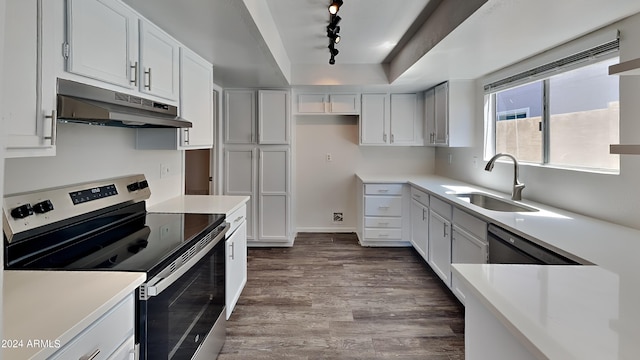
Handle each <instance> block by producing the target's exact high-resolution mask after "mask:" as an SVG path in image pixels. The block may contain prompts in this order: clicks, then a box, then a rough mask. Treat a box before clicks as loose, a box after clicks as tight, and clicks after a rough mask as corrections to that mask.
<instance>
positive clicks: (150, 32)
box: [139, 20, 179, 100]
mask: <svg viewBox="0 0 640 360" xmlns="http://www.w3.org/2000/svg"><path fill="white" fill-rule="evenodd" d="M178 52H179V45H178V43H177V42H176V41H175V40H173V39H172V38H171V37H169V35H167V34H166V33H165V32H164V31H162V30H160V29H159V28H157V27H156V26H155V25H153V24H151V23H150V22H147V21H144V20H140V65H139V67H140V69H139V71H140V73H139V74H140V75H142V77H141V79H140V83H141V84H140V88H139V89H140V91H141V92H143V93H146V94H150V95H155V96H159V97H162V98H165V99H169V100H177V98H178V78H179V77H178V71H179V70H178V69H179V66H178V61H179V60H178V58H179V55H178ZM140 75H139V76H140Z"/></svg>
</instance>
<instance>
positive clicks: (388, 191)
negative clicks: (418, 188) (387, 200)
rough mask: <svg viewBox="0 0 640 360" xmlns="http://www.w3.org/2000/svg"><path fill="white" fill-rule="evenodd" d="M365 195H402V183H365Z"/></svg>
mask: <svg viewBox="0 0 640 360" xmlns="http://www.w3.org/2000/svg"><path fill="white" fill-rule="evenodd" d="M364 193H365V195H402V184H365V185H364Z"/></svg>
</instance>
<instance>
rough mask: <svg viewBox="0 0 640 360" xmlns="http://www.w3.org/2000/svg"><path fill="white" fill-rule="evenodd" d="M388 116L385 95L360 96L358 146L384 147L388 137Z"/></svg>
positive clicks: (387, 98)
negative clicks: (360, 112)
mask: <svg viewBox="0 0 640 360" xmlns="http://www.w3.org/2000/svg"><path fill="white" fill-rule="evenodd" d="M389 116H390V114H389V97H388V96H387V94H362V115H361V116H360V144H361V145H386V144H387V142H388V141H387V139H388V137H389Z"/></svg>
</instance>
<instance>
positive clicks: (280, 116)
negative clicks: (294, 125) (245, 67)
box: [258, 90, 291, 144]
mask: <svg viewBox="0 0 640 360" xmlns="http://www.w3.org/2000/svg"><path fill="white" fill-rule="evenodd" d="M289 108H290V105H289V92H288V91H285V90H258V143H259V144H288V143H289V132H290V131H289V130H290V128H291V126H290V125H289V121H290V116H289Z"/></svg>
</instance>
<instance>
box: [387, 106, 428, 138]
mask: <svg viewBox="0 0 640 360" xmlns="http://www.w3.org/2000/svg"><path fill="white" fill-rule="evenodd" d="M421 115H422V114H421V113H420V111H419V108H418V94H391V139H390V140H391V143H392V144H395V145H424V139H423V135H422V129H423V127H422V116H421Z"/></svg>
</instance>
